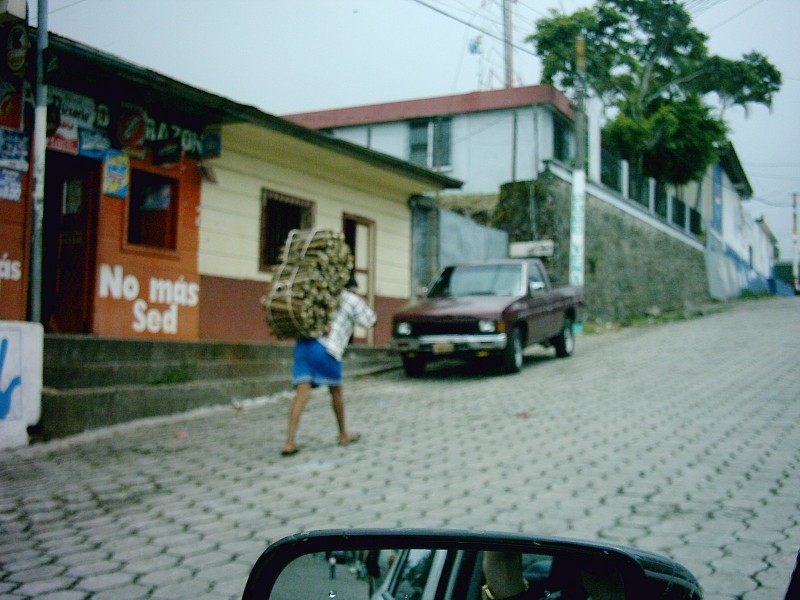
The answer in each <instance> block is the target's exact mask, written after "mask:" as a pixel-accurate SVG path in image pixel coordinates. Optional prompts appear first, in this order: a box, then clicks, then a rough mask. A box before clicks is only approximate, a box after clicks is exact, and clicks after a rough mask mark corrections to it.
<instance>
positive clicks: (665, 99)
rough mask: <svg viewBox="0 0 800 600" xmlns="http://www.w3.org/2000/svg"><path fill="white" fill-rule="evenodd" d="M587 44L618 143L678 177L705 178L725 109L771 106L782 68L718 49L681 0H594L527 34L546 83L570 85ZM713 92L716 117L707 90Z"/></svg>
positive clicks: (591, 85)
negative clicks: (580, 47) (578, 48)
mask: <svg viewBox="0 0 800 600" xmlns="http://www.w3.org/2000/svg"><path fill="white" fill-rule="evenodd" d="M579 35H583V37H584V39H585V43H586V72H585V85H586V87H587V88H588V89H589V90H591V91H593V92H594V93H595V94H596V95H597V96H598V97H599V98H600V99H601V100H602V101H603V103H604V104H605V106H607V107H609V108H610V110H611V113H612V114H614V119H613V121H612V122H611V123H610V124H609V125H608V126H607V128H606V131H605V132H604V133H605V134H606V139H607V140H608V141H609V142H610V144H611V149H612V150H613V151H616V152H618V153H619V154H621V155H622V156H623V157H624V158H626V159H627V160H628V161H629V162H630V163H631V164H632V166H633V167H634V168H637V169H639V170H641V171H643V172H644V173H645V174H646V175H648V176H651V177H660V178H663V179H665V180H666V181H669V182H671V183H675V184H682V183H686V182H687V181H691V180H692V179H696V178H697V177H699V176H701V175H702V174H703V173H704V172H705V170H706V168H707V166H708V165H709V164H711V163H712V162H713V160H714V159H715V151H714V148H715V146H716V145H718V144H719V143H721V142H722V141H724V139H725V133H726V130H725V126H724V123H723V121H722V116H723V114H724V110H725V109H726V108H729V107H731V106H734V105H740V106H742V107H744V108H745V110H746V109H747V105H748V104H750V103H760V104H764V105H766V106H770V105H771V103H772V99H773V96H774V94H775V93H777V91H778V90H779V89H780V85H781V74H780V72H779V71H778V70H777V69H776V68H775V67H774V66H772V65H771V64H770V63H769V61H768V60H767V59H766V58H765V57H764V56H762V55H761V54H758V53H757V52H751V53H749V54H746V55H744V57H743V59H742V60H729V59H725V58H722V57H719V56H711V55H709V53H708V49H707V47H706V41H707V39H708V37H707V36H706V35H705V34H704V33H702V32H701V31H699V30H697V29H696V28H694V27H693V26H692V23H691V17H690V16H689V14H688V13H687V12H686V10H685V9H684V8H683V6H682V4H681V2H679V1H678V0H597V2H596V4H595V5H594V6H593V7H592V8H585V9H581V10H578V11H576V12H574V13H573V14H571V15H563V14H559V13H557V12H556V11H555V10H551V12H550V16H548V17H544V18H542V19H539V20H538V21H537V22H536V32H535V33H534V34H533V35H531V36H529V37H528V41H530V42H532V43H533V44H534V45H535V47H536V53H537V55H538V56H539V57H540V58H541V60H542V81H543V82H544V83H549V84H551V85H555V86H556V87H559V88H560V89H563V90H564V91H566V92H567V93H574V91H575V88H576V87H577V85H578V84H579V83H580V82H579V79H578V73H577V68H576V64H575V55H576V53H575V42H576V40H577V37H578V36H579ZM711 94H716V95H717V98H718V100H719V108H720V110H719V113H718V115H714V114H712V110H711V109H710V107H709V106H707V105H705V104H703V101H702V100H701V96H702V97H703V98H709V97H710V95H711Z"/></svg>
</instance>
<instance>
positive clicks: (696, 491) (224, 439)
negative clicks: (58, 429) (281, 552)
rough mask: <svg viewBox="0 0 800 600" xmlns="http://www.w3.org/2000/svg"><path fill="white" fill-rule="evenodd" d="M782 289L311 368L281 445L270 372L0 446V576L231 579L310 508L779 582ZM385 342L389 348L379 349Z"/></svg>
mask: <svg viewBox="0 0 800 600" xmlns="http://www.w3.org/2000/svg"><path fill="white" fill-rule="evenodd" d="M798 357H800V302H798V300H797V299H794V298H783V299H769V300H760V301H754V302H737V303H735V304H734V305H732V306H731V307H728V308H726V309H725V310H723V311H721V312H719V313H716V314H712V315H709V316H705V317H702V318H699V319H693V320H689V321H678V322H673V323H666V324H659V325H652V326H645V327H635V328H629V329H625V330H622V331H619V332H609V333H605V334H600V335H586V336H581V337H579V338H578V339H577V348H576V352H575V355H574V356H573V357H572V358H569V359H556V358H554V357H553V353H552V350H548V351H545V350H541V351H539V350H536V351H534V352H531V353H530V354H529V356H528V357H527V359H526V362H525V365H524V367H523V370H522V372H521V373H520V374H517V375H493V374H476V373H474V371H471V370H470V369H467V368H464V367H460V366H455V367H451V366H447V367H443V368H441V369H438V370H434V369H431V371H430V372H429V374H427V375H426V376H425V377H423V378H421V379H407V378H406V377H405V376H404V375H403V374H402V371H401V370H399V369H398V370H395V371H391V372H388V373H384V374H382V375H377V376H372V377H367V378H359V379H356V380H352V381H349V380H348V381H346V384H345V396H346V398H347V411H348V419H349V426H350V429H351V430H353V431H359V432H361V433H362V439H361V440H360V441H359V442H358V443H357V444H354V445H352V446H349V447H339V446H337V444H336V427H335V422H334V417H333V414H332V412H331V410H330V406H329V400H328V395H327V391H326V390H318V391H316V392H315V393H314V395H313V396H312V400H311V402H310V403H309V406H308V408H307V409H306V412H305V413H304V415H303V419H302V422H301V424H300V430H299V436H298V444H299V446H300V447H301V451H300V453H299V454H297V455H295V456H292V457H288V458H283V457H281V456H280V449H281V446H282V443H283V439H284V436H285V433H286V416H287V413H288V407H289V402H290V399H291V395H290V394H289V393H288V392H287V393H285V394H280V395H277V396H274V397H268V398H259V399H252V400H249V401H243V402H242V406H243V409H242V410H234V409H233V408H230V407H223V408H218V409H209V410H204V411H199V412H194V413H191V414H186V415H181V416H177V417H170V418H162V419H154V420H149V421H142V422H138V423H132V424H128V425H124V426H120V427H115V428H110V429H105V430H101V431H97V432H92V433H89V434H82V435H80V436H75V437H73V438H69V439H65V440H58V441H54V442H50V443H46V444H39V445H36V446H32V447H29V448H23V449H18V450H12V451H5V452H3V453H0V597H3V598H8V599H14V598H58V599H61V600H71V599H76V600H77V599H84V598H86V599H89V598H91V599H101V598H113V599H115V600H119V599H124V598H147V597H150V598H174V599H180V598H203V597H208V598H237V597H240V595H241V592H242V590H243V588H244V584H245V581H246V578H247V574H248V572H249V570H250V567H251V566H252V564H253V563H254V562H255V560H256V558H257V557H258V556H259V554H260V553H261V551H262V550H263V549H264V548H265V547H266V546H267V545H268V544H269V543H270V542H271V541H274V540H276V539H278V538H280V537H282V536H284V535H287V534H290V533H296V532H298V531H301V530H307V529H319V528H330V527H445V528H448V527H449V528H469V529H478V528H479V529H488V530H498V531H514V532H517V531H519V532H525V533H531V534H540V535H556V536H562V537H570V538H582V539H590V540H595V541H607V542H612V543H615V544H623V545H629V546H634V547H638V548H641V549H644V550H649V551H654V552H658V553H660V554H664V555H667V556H669V557H671V558H674V559H676V560H678V561H679V562H681V563H682V564H684V565H685V566H686V567H688V568H689V569H690V570H691V571H692V572H693V573H694V574H695V575H696V576H697V578H698V579H699V581H700V583H701V585H702V587H703V589H704V592H705V597H706V598H709V599H723V600H727V599H733V598H743V599H746V600H760V599H763V600H767V599H769V600H774V599H782V598H783V593H784V592H785V590H786V587H787V585H788V581H789V576H790V574H791V571H792V567H793V565H794V560H795V557H796V554H797V551H798V548H800V375H798V368H797V365H798ZM398 362H399V361H398Z"/></svg>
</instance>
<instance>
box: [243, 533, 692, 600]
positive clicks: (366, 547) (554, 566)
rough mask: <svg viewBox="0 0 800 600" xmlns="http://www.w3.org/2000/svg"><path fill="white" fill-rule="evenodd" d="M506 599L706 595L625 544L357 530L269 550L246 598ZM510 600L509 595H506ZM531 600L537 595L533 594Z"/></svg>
mask: <svg viewBox="0 0 800 600" xmlns="http://www.w3.org/2000/svg"><path fill="white" fill-rule="evenodd" d="M485 585H488V586H489V589H490V591H492V593H494V594H496V595H498V597H506V596H507V595H512V594H517V593H520V592H521V591H522V590H524V589H525V588H526V587H527V588H528V589H529V590H530V594H531V596H530V597H531V598H540V597H547V596H552V597H565V598H566V597H569V598H588V597H592V598H608V599H615V600H632V599H634V598H656V597H663V595H664V594H665V593H667V592H669V597H670V598H671V599H674V600H679V599H687V600H689V599H692V600H699V599H700V598H702V591H701V589H700V586H699V584H698V583H697V580H696V579H695V577H694V576H693V575H692V574H691V573H690V572H689V571H688V570H687V569H685V568H684V567H682V566H681V565H680V564H678V563H676V562H674V561H672V560H670V559H668V558H665V557H662V556H659V555H656V554H651V553H647V552H641V551H638V550H634V549H631V548H624V547H619V546H612V545H605V544H597V543H590V542H583V541H577V540H566V539H559V538H544V537H535V536H525V535H519V534H509V533H492V532H485V531H459V530H456V531H445V530H431V529H408V530H405V529H388V530H382V529H368V530H365V529H360V530H359V529H356V530H326V531H313V532H308V533H299V534H296V535H292V536H289V537H286V538H284V539H282V540H280V541H278V542H276V543H274V544H272V545H271V546H269V547H268V548H267V549H266V550H265V551H264V553H263V554H262V555H261V557H260V558H259V559H258V561H257V562H256V564H255V565H254V567H253V569H252V571H251V573H250V577H249V579H248V581H247V585H246V587H245V591H244V595H243V596H242V597H243V598H244V599H245V600H253V599H255V598H259V599H270V600H279V599H280V600H293V599H297V600H301V599H302V600H307V599H309V598H310V599H314V598H321V599H322V598H325V599H329V598H355V599H364V600H370V599H371V598H388V597H391V598H427V597H433V596H434V595H435V594H436V593H437V590H438V591H439V593H441V592H442V591H443V590H449V595H448V598H452V599H454V600H462V599H463V600H467V599H469V600H471V599H477V598H480V597H482V596H481V588H482V587H483V586H485ZM500 594H503V596H500ZM526 597H527V596H526Z"/></svg>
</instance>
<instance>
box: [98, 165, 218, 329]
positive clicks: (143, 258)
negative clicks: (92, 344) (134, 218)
mask: <svg viewBox="0 0 800 600" xmlns="http://www.w3.org/2000/svg"><path fill="white" fill-rule="evenodd" d="M133 169H139V170H143V171H147V172H150V173H155V174H159V175H163V176H166V177H170V178H175V179H177V181H178V190H177V194H178V203H179V209H178V223H177V229H176V231H177V239H176V248H175V250H161V249H157V248H148V247H144V246H139V245H134V244H129V243H128V242H127V227H128V223H127V219H128V212H127V208H128V203H127V200H126V199H122V198H116V197H111V196H106V195H102V196H101V198H100V207H99V218H98V230H97V260H96V281H95V291H94V299H93V300H94V310H93V319H92V333H94V334H96V335H100V336H107V337H143V338H161V339H197V338H198V336H199V323H200V303H201V301H202V300H201V294H202V290H201V288H200V275H199V274H198V270H197V248H198V232H199V217H200V213H199V208H200V181H201V179H200V172H199V170H198V169H197V166H196V165H195V163H194V162H192V161H190V160H187V159H184V160H183V161H182V162H181V163H180V164H179V165H176V166H174V167H172V168H164V167H156V166H152V165H149V164H147V163H145V162H142V161H139V160H135V159H131V170H133Z"/></svg>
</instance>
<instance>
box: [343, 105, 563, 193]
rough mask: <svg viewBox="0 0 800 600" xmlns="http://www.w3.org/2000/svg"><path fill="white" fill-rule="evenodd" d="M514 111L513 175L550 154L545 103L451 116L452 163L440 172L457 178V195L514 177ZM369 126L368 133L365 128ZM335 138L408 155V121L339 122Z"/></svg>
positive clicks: (525, 176)
mask: <svg viewBox="0 0 800 600" xmlns="http://www.w3.org/2000/svg"><path fill="white" fill-rule="evenodd" d="M514 113H516V114H517V146H516V179H517V180H530V179H534V178H535V177H536V175H537V174H538V173H539V172H540V171H541V170H542V169H543V168H544V161H546V160H550V159H552V157H553V113H552V109H550V108H548V107H543V106H535V107H533V106H531V107H519V108H515V109H504V110H495V111H486V112H479V113H465V114H461V115H454V116H453V118H452V119H453V121H452V123H453V125H452V149H451V162H452V164H451V168H449V169H443V170H442V172H443V173H445V174H446V175H448V176H450V177H454V178H456V179H460V180H461V181H463V182H464V186H463V187H462V188H461V190H459V191H457V192H450V193H458V194H496V193H497V192H498V190H499V188H500V186H501V185H502V184H504V183H508V182H509V181H512V176H514V171H513V169H512V157H513V156H514V148H513V143H512V140H513V139H514V135H513V131H514ZM368 129H369V134H368V131H367V130H368ZM331 133H332V135H334V136H335V137H338V138H341V139H344V140H347V141H350V142H353V143H356V144H362V145H367V140H369V147H370V148H372V149H373V150H377V151H379V152H383V153H385V154H389V155H391V156H395V157H397V158H400V159H403V160H408V158H409V147H408V136H409V124H408V122H407V121H398V122H392V123H376V124H372V125H368V126H367V125H358V126H353V127H341V128H336V129H334V130H332V131H331Z"/></svg>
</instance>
